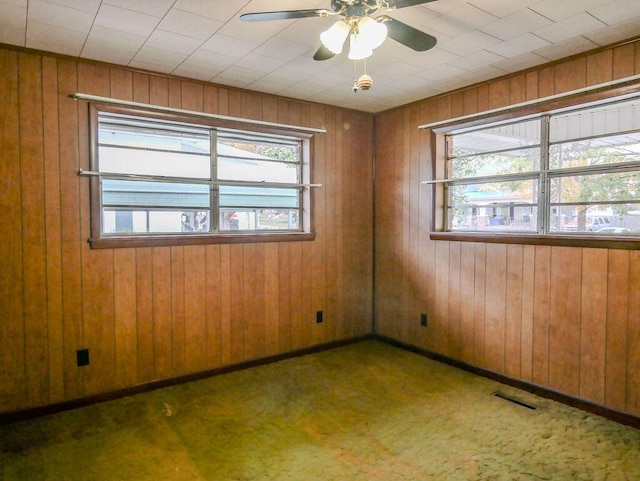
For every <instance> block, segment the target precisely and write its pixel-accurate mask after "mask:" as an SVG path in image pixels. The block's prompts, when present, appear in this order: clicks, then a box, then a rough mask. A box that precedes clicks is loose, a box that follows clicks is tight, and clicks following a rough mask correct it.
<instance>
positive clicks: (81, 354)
mask: <svg viewBox="0 0 640 481" xmlns="http://www.w3.org/2000/svg"><path fill="white" fill-rule="evenodd" d="M76 360H77V363H78V367H81V366H88V365H89V349H78V350H77V351H76Z"/></svg>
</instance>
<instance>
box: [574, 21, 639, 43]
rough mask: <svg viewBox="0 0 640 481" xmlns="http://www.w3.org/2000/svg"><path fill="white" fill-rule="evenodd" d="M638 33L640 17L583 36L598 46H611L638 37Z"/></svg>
mask: <svg viewBox="0 0 640 481" xmlns="http://www.w3.org/2000/svg"><path fill="white" fill-rule="evenodd" d="M638 32H640V17H635V18H632V19H631V20H628V21H626V22H621V23H616V24H615V25H610V26H608V27H605V28H602V29H600V30H596V31H595V32H589V33H585V34H584V35H583V36H584V37H586V38H587V39H589V40H591V41H592V42H593V43H595V44H597V45H609V44H612V43H616V42H621V41H623V40H626V39H628V38H632V37H636V36H637V35H638Z"/></svg>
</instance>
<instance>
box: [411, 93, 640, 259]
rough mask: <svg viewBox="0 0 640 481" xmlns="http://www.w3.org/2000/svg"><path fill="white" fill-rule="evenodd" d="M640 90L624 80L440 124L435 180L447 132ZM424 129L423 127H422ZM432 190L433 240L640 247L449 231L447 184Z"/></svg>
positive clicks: (608, 240)
mask: <svg viewBox="0 0 640 481" xmlns="http://www.w3.org/2000/svg"><path fill="white" fill-rule="evenodd" d="M638 93H640V82H638V81H633V82H629V83H624V84H623V85H620V86H618V87H614V88H611V87H603V88H599V89H594V90H592V91H589V92H587V93H584V92H579V93H575V94H570V95H567V96H566V97H562V98H553V99H551V100H546V101H541V102H538V103H535V104H531V105H526V106H523V107H516V108H513V109H506V110H504V111H500V112H498V113H496V112H490V113H484V114H483V113H479V114H478V115H476V116H473V117H470V118H465V119H464V120H458V121H456V120H455V119H453V120H452V121H450V122H446V123H438V124H437V126H434V127H432V128H431V129H430V130H431V134H430V135H431V164H432V165H431V168H432V170H431V172H432V178H433V179H445V178H446V175H445V169H446V159H445V157H446V145H445V135H446V134H447V133H449V132H451V131H453V130H458V129H461V130H462V129H469V128H473V127H476V128H477V127H482V126H484V125H487V124H492V123H505V122H508V121H510V120H516V119H524V118H527V117H539V116H542V115H544V114H547V113H551V112H557V111H561V110H565V109H566V110H571V109H574V108H575V109H578V108H580V107H581V106H584V107H586V106H588V105H589V104H595V103H606V102H607V101H614V99H618V98H620V99H622V98H624V97H625V96H628V97H632V96H635V95H637V94H638ZM425 127H426V126H425ZM421 128H422V127H421ZM430 190H431V196H430V197H431V225H430V234H429V237H430V239H431V240H448V241H460V242H484V243H499V244H525V245H546V246H566V247H596V248H608V249H623V250H640V239H638V238H637V237H635V238H629V237H620V236H594V235H580V236H577V235H575V236H574V235H567V234H562V235H557V234H556V235H554V234H544V235H542V234H537V233H535V234H527V233H515V234H503V233H501V234H491V233H485V232H462V231H447V230H446V226H445V225H444V222H445V217H446V215H445V206H446V199H445V189H444V184H443V183H435V184H433V185H432V186H430Z"/></svg>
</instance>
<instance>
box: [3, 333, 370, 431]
mask: <svg viewBox="0 0 640 481" xmlns="http://www.w3.org/2000/svg"><path fill="white" fill-rule="evenodd" d="M369 339H373V335H365V336H360V337H355V338H349V339H343V340H340V341H333V342H329V343H325V344H319V345H316V346H311V347H307V348H304V349H298V350H296V351H292V352H287V353H283V354H277V355H274V356H268V357H264V358H260V359H254V360H251V361H245V362H241V363H238V364H232V365H228V366H222V367H218V368H215V369H209V370H206V371H200V372H197V373H192V374H186V375H183V376H176V377H171V378H165V379H159V380H156V381H150V382H147V383H143V384H136V385H135V386H131V387H127V388H124V389H118V390H116V391H110V392H106V393H101V394H95V395H91V396H85V397H81V398H77V399H72V400H69V401H63V402H59V403H55V404H48V405H46V406H39V407H35V408H29V409H23V410H19V411H12V412H6V413H0V425H6V424H11V423H15V422H19V421H25V420H28V419H34V418H37V417H41V416H46V415H49V414H55V413H58V412H62V411H68V410H70V409H76V408H80V407H84V406H89V405H91V404H96V403H100V402H105V401H111V400H114V399H119V398H123V397H126V396H133V395H134V394H141V393H144V392H148V391H154V390H156V389H162V388H165V387H169V386H174V385H177V384H182V383H186V382H191V381H198V380H200V379H206V378H209V377H213V376H217V375H220V374H227V373H230V372H234V371H240V370H242V369H248V368H251V367H257V366H262V365H265V364H270V363H273V362H279V361H284V360H286V359H292V358H295V357H300V356H305V355H307V354H314V353H317V352H322V351H327V350H329V349H334V348H336V347H341V346H346V345H349V344H354V343H357V342H362V341H366V340H369Z"/></svg>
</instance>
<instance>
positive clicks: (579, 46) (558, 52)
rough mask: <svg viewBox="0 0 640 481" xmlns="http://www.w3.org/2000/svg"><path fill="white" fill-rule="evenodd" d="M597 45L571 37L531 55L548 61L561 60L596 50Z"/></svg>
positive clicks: (585, 39) (535, 51)
mask: <svg viewBox="0 0 640 481" xmlns="http://www.w3.org/2000/svg"><path fill="white" fill-rule="evenodd" d="M597 46H598V45H596V44H595V43H593V42H592V41H591V40H589V39H587V38H585V37H573V38H570V39H569V40H564V41H562V42H558V43H555V44H552V45H549V46H548V47H543V48H539V49H537V50H534V52H533V53H535V54H536V55H540V56H541V57H544V58H546V59H548V60H559V59H561V58H565V57H570V56H571V55H575V54H578V53H582V52H586V51H587V50H591V49H593V48H596V47H597Z"/></svg>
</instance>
